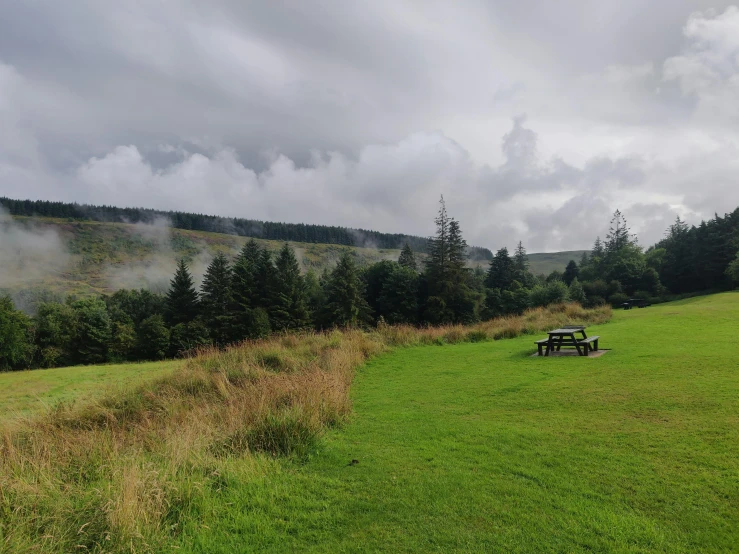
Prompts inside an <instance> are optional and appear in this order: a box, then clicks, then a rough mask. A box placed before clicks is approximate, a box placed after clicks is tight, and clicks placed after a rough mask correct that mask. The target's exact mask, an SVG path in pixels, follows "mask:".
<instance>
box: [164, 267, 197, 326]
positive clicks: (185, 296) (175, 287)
mask: <svg viewBox="0 0 739 554" xmlns="http://www.w3.org/2000/svg"><path fill="white" fill-rule="evenodd" d="M199 313H200V306H199V297H198V291H197V290H195V284H194V282H193V279H192V275H190V270H189V269H188V267H187V264H186V263H185V260H184V259H181V260H180V261H179V262H178V263H177V270H176V271H175V274H174V277H173V278H172V281H170V284H169V292H167V299H166V303H165V315H166V317H167V323H168V324H169V325H170V326H175V325H177V324H178V323H189V322H191V321H192V320H193V319H195V318H196V317H197V316H198V315H199Z"/></svg>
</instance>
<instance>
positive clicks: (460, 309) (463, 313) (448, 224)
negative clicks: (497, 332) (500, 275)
mask: <svg viewBox="0 0 739 554" xmlns="http://www.w3.org/2000/svg"><path fill="white" fill-rule="evenodd" d="M439 204H440V207H439V214H438V216H437V217H436V219H435V222H436V236H434V237H431V238H430V239H429V256H428V259H427V260H426V275H425V279H424V282H425V290H424V293H425V294H428V296H427V297H426V301H425V309H424V318H425V319H426V321H428V322H430V323H434V324H441V323H449V322H471V321H473V320H474V319H475V314H476V306H477V304H478V303H479V301H480V299H479V298H478V296H479V295H478V293H476V292H475V291H473V290H471V289H470V287H469V286H468V284H467V281H468V279H467V273H468V269H467V268H466V267H465V264H466V261H467V243H466V242H465V240H464V238H463V237H462V231H461V229H460V227H459V223H458V222H457V221H456V220H454V219H452V218H450V217H449V216H448V214H447V211H446V204H445V202H444V197H443V196H442V197H441V200H440V201H439Z"/></svg>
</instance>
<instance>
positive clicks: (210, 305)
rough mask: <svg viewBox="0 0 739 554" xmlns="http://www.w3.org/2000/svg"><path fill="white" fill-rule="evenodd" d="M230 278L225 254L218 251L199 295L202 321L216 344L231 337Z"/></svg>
mask: <svg viewBox="0 0 739 554" xmlns="http://www.w3.org/2000/svg"><path fill="white" fill-rule="evenodd" d="M231 280H232V272H231V266H230V265H229V263H228V259H227V258H226V256H225V255H224V254H223V253H220V252H219V253H218V254H217V255H216V256H215V258H213V260H212V261H211V262H210V265H208V269H207V270H206V272H205V277H204V278H203V284H202V286H201V291H202V292H201V296H200V298H201V306H202V311H203V317H204V322H205V324H206V326H207V327H208V331H209V333H210V337H211V339H213V342H215V343H216V344H218V345H223V344H226V343H228V342H229V341H230V340H231V339H232V338H233V332H232V327H233V314H232V313H231V310H232V307H233V296H232V294H231Z"/></svg>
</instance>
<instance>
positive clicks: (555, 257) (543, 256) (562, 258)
mask: <svg viewBox="0 0 739 554" xmlns="http://www.w3.org/2000/svg"><path fill="white" fill-rule="evenodd" d="M583 252H585V250H571V251H567V252H542V253H540V254H529V262H530V269H531V272H532V273H533V274H534V275H541V274H544V275H549V274H550V273H551V272H552V271H564V269H565V267H567V264H568V263H569V261H570V260H575V261H576V262H577V263H578V264H579V263H580V259H581V258H582V255H583Z"/></svg>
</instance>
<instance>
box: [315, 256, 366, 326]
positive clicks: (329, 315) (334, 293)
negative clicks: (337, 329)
mask: <svg viewBox="0 0 739 554" xmlns="http://www.w3.org/2000/svg"><path fill="white" fill-rule="evenodd" d="M371 315H372V314H371V309H370V307H369V304H367V301H366V300H365V298H364V283H363V282H362V279H361V278H360V276H359V271H358V269H357V266H356V264H355V263H354V257H353V256H352V254H351V253H350V252H345V253H344V254H342V256H341V258H339V263H337V264H336V267H335V268H334V270H333V271H332V272H331V274H330V276H329V278H328V281H327V283H326V303H325V305H324V307H323V317H322V320H323V324H324V325H325V326H326V327H331V326H334V325H338V326H345V325H348V326H356V325H364V324H367V323H369V322H370V320H371Z"/></svg>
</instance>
